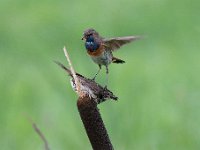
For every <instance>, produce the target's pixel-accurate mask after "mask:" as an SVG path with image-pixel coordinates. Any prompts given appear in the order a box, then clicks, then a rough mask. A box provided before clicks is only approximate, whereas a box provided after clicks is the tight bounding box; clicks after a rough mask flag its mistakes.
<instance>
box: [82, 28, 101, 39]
mask: <svg viewBox="0 0 200 150" xmlns="http://www.w3.org/2000/svg"><path fill="white" fill-rule="evenodd" d="M98 36H99V33H98V32H96V31H95V30H94V29H92V28H89V29H87V30H85V31H84V32H83V38H82V40H87V39H88V38H95V37H98Z"/></svg>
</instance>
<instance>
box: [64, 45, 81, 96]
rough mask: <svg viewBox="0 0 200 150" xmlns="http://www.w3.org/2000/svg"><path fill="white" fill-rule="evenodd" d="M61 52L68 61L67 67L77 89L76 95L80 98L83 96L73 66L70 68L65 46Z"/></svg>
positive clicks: (70, 64)
mask: <svg viewBox="0 0 200 150" xmlns="http://www.w3.org/2000/svg"><path fill="white" fill-rule="evenodd" d="M63 51H64V54H65V57H66V58H67V61H68V63H69V67H70V70H71V72H72V76H73V78H74V82H75V85H76V88H77V92H78V95H79V96H80V97H82V96H83V95H84V94H83V92H82V91H81V85H80V82H79V79H78V78H77V76H76V73H75V71H74V68H73V66H72V63H71V60H70V58H69V54H68V52H67V50H66V48H65V46H64V48H63Z"/></svg>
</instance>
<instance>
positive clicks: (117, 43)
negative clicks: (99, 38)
mask: <svg viewBox="0 0 200 150" xmlns="http://www.w3.org/2000/svg"><path fill="white" fill-rule="evenodd" d="M140 38H141V36H125V37H115V38H108V39H103V43H104V45H105V46H106V47H107V48H108V49H110V50H112V51H114V50H117V49H119V48H120V47H121V46H123V45H125V44H127V43H130V42H132V41H135V40H137V39H140Z"/></svg>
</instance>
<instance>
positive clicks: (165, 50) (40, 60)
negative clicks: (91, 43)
mask: <svg viewBox="0 0 200 150" xmlns="http://www.w3.org/2000/svg"><path fill="white" fill-rule="evenodd" d="M199 8H200V1H197V0H183V1H174V0H160V1H158V0H143V1H139V0H123V1H120V0H110V1H108V0H102V1H91V0H85V1H75V0H68V1H60V0H58V1H53V0H43V1H39V0H29V1H27V0H17V1H14V0H0V18H1V21H0V68H1V69H0V101H1V104H0V149H1V150H11V149H12V150H41V149H43V143H42V141H41V139H40V138H39V137H38V135H37V134H36V133H35V131H34V130H33V128H32V127H31V123H30V122H29V121H28V119H27V118H31V119H32V120H34V122H36V123H37V125H38V126H39V127H40V129H41V130H42V131H43V133H44V134H45V136H46V138H47V140H48V142H49V145H50V147H51V149H52V150H62V149H63V150H64V149H70V150H79V149H91V146H90V143H89V141H88V138H87V136H86V133H85V131H84V128H83V125H82V122H81V121H80V117H79V114H78V111H77V108H76V100H77V95H76V94H75V93H74V92H73V91H72V89H71V86H70V84H69V77H68V76H67V75H66V74H65V72H64V71H63V70H61V69H60V68H59V67H58V66H57V65H56V64H54V63H53V60H59V61H61V62H63V63H65V64H66V65H67V62H66V59H65V57H64V54H63V51H62V48H63V46H64V45H66V47H67V48H68V51H69V53H70V56H71V59H72V61H73V64H74V67H75V69H76V71H78V72H80V73H82V74H84V75H86V76H88V77H93V75H94V74H95V73H96V71H97V69H98V66H97V65H95V64H94V63H93V62H92V60H91V59H90V58H89V57H88V56H87V54H86V50H85V49H84V47H83V41H81V37H82V33H83V30H85V29H86V28H89V27H93V28H95V29H96V30H97V31H98V32H100V34H101V35H102V36H104V37H113V36H126V35H145V36H146V38H145V39H143V40H140V41H137V42H134V43H132V44H129V45H127V46H125V47H123V48H122V49H121V50H119V51H117V52H116V53H115V56H116V57H119V58H122V59H124V60H125V61H126V63H125V64H123V65H115V64H112V65H110V75H109V77H110V78H109V88H110V89H111V90H112V91H113V92H114V93H115V94H116V95H117V96H118V97H119V101H118V102H114V101H107V102H105V103H103V104H101V105H100V106H99V108H100V110H101V113H102V117H103V120H104V122H105V124H106V127H107V130H108V132H109V135H110V138H111V141H112V143H113V145H114V147H115V149H117V150H134V149H135V150H147V149H148V150H189V149H190V150H198V149H200V142H199V140H200V51H199V48H200V18H199V15H200V10H199ZM105 78H106V76H105V68H103V71H102V72H101V74H100V75H99V76H98V77H97V81H98V82H100V83H102V84H104V83H105Z"/></svg>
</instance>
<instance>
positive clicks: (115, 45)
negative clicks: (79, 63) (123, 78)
mask: <svg viewBox="0 0 200 150" xmlns="http://www.w3.org/2000/svg"><path fill="white" fill-rule="evenodd" d="M140 38H141V37H140V36H125V37H114V38H102V37H101V36H100V35H99V33H98V32H97V31H95V30H94V29H92V28H90V29H87V30H85V31H84V32H83V38H82V40H84V41H85V48H86V50H87V53H88V54H89V56H90V57H91V58H92V60H93V61H94V62H95V63H96V64H98V65H99V70H98V71H97V73H96V74H95V76H94V78H93V79H94V80H95V78H96V76H97V75H98V73H99V72H100V70H101V66H102V65H104V66H105V67H106V74H107V82H108V72H109V70H108V65H109V64H110V63H117V64H118V63H119V64H122V63H125V61H123V60H121V59H119V58H116V57H114V56H113V54H112V52H113V51H115V50H117V49H119V48H120V47H121V46H122V45H124V44H127V43H130V42H132V41H134V40H137V39H140ZM106 85H107V84H106Z"/></svg>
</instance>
